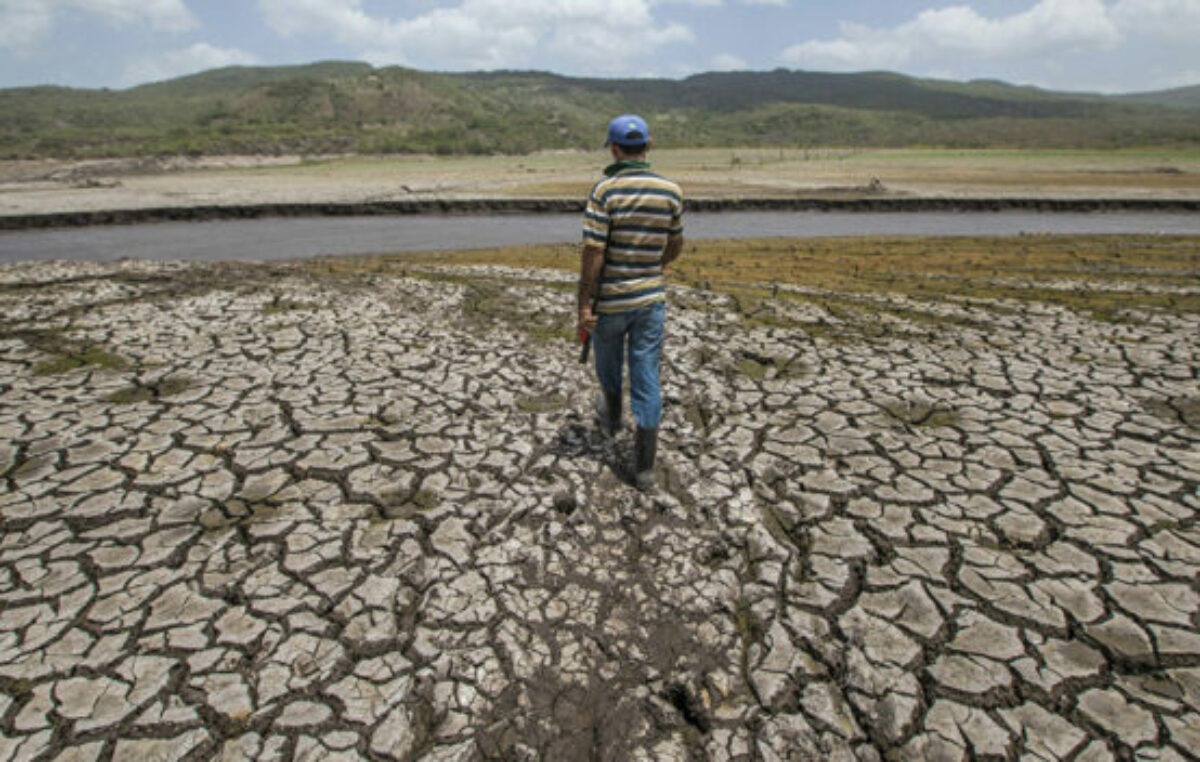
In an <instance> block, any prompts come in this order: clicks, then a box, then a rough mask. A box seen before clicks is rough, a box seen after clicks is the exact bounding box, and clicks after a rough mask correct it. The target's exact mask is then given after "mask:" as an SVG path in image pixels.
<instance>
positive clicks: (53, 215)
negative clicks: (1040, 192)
mask: <svg viewBox="0 0 1200 762" xmlns="http://www.w3.org/2000/svg"><path fill="white" fill-rule="evenodd" d="M582 208H583V207H582V202H581V201H580V200H579V199H573V198H572V199H567V198H536V199H532V198H531V199H520V198H512V199H440V200H439V199H421V200H408V201H374V202H344V203H338V202H334V203H325V202H317V203H265V204H222V205H198V206H179V207H144V208H131V209H110V210H84V211H70V212H48V213H42V214H14V215H0V230H36V229H40V228H63V227H89V226H104V225H132V224H141V223H154V222H201V221H212V220H244V219H261V218H286V217H354V216H362V217H369V216H403V215H418V214H419V215H436V214H441V215H471V214H505V213H513V214H571V213H577V212H579V211H581V210H582ZM688 209H689V211H693V212H746V211H776V212H779V211H783V212H786V211H818V212H929V211H941V212H956V211H961V212H1005V211H1025V212H1045V213H1056V212H1071V213H1080V212H1085V213H1089V212H1095V213H1103V212H1128V211H1132V212H1175V213H1178V212H1200V199H1143V198H1094V199H1087V198H940V197H925V198H922V197H911V196H906V197H895V198H732V199H721V198H694V199H690V200H689V201H688Z"/></svg>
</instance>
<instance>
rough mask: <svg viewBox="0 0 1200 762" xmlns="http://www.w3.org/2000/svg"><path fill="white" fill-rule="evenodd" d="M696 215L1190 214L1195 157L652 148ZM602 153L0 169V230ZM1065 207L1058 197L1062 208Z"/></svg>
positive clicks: (362, 208) (1199, 195)
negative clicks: (724, 211) (838, 211)
mask: <svg viewBox="0 0 1200 762" xmlns="http://www.w3.org/2000/svg"><path fill="white" fill-rule="evenodd" d="M651 159H652V160H653V163H654V167H655V169H657V170H659V171H661V172H663V173H664V174H667V175H670V176H671V177H673V178H676V179H678V180H679V181H680V182H681V183H682V184H683V186H684V188H685V190H686V192H687V195H688V197H689V199H690V200H691V205H692V208H693V209H697V210H710V209H717V208H732V209H767V208H775V209H780V208H782V209H811V208H821V209H829V208H845V209H868V210H880V209H888V210H892V209H894V210H910V209H926V210H928V209H943V208H967V209H971V208H988V209H995V208H1021V209H1030V208H1038V209H1046V208H1056V209H1071V210H1084V209H1086V210H1091V209H1109V208H1126V209H1128V208H1139V209H1141V208H1147V207H1143V206H1141V205H1143V204H1147V205H1150V208H1161V207H1159V206H1157V205H1160V204H1162V205H1167V207H1168V208H1170V209H1180V208H1187V209H1189V210H1190V209H1194V208H1195V205H1196V204H1197V203H1200V153H1197V152H1194V151H1174V152H1172V151H1166V150H1154V151H1112V152H1100V151H944V150H928V151H913V150H908V151H859V150H850V149H847V150H802V149H779V150H768V149H752V150H748V149H695V150H664V151H655V152H653V153H652V155H651ZM605 161H606V157H605V155H604V154H603V153H602V152H599V151H596V152H588V153H584V152H552V153H545V154H537V155H532V156H487V157H448V158H447V157H428V156H424V157H422V156H393V157H354V156H343V157H319V158H311V157H309V158H305V157H224V158H222V157H215V158H205V159H181V158H170V159H165V158H164V159H156V158H147V159H129V160H109V161H99V160H98V161H81V162H61V161H38V162H0V225H3V226H5V227H7V228H8V229H13V228H16V227H30V226H40V225H47V224H48V225H70V224H104V223H105V222H139V221H152V220H164V219H215V218H218V216H219V217H220V218H243V217H253V216H264V215H313V214H343V215H344V214H404V213H421V212H426V213H428V212H433V211H451V212H478V211H499V210H504V211H509V210H511V211H542V210H547V211H574V210H575V209H577V208H578V205H579V204H580V203H581V200H582V199H583V198H584V196H585V195H586V194H587V191H588V188H589V187H590V185H591V183H592V182H594V181H595V178H596V176H597V175H598V173H599V170H600V168H602V167H603V166H604V164H605ZM1060 205H1065V206H1060Z"/></svg>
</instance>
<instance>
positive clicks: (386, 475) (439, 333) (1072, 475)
mask: <svg viewBox="0 0 1200 762" xmlns="http://www.w3.org/2000/svg"><path fill="white" fill-rule="evenodd" d="M1195 243H1196V242H1195V240H1194V239H1192V240H1191V241H1190V242H1189V241H1187V240H1181V241H1174V242H1171V245H1173V246H1174V247H1175V248H1174V251H1175V252H1176V254H1177V256H1178V257H1179V260H1178V261H1179V262H1183V263H1185V264H1184V265H1183V266H1178V267H1176V269H1174V270H1173V271H1171V272H1165V271H1163V272H1159V271H1154V272H1151V271H1149V270H1146V269H1145V268H1146V267H1147V265H1146V261H1147V260H1145V259H1142V260H1136V259H1135V260H1133V261H1130V260H1128V259H1124V258H1123V259H1122V260H1121V261H1123V262H1125V263H1126V265H1127V267H1126V268H1125V269H1123V270H1120V271H1116V270H1114V269H1113V268H1107V269H1098V268H1092V269H1090V270H1087V271H1086V272H1084V271H1083V270H1081V269H1080V268H1078V267H1077V268H1076V269H1074V270H1071V269H1070V268H1060V269H1058V270H1055V271H1053V272H1052V273H1047V274H1045V275H1044V276H1039V277H1037V278H1033V277H1031V276H1030V275H1029V274H1028V273H1014V272H1011V271H1006V272H999V273H997V272H995V271H994V270H990V269H989V270H986V271H984V269H983V268H982V266H981V268H980V277H981V278H988V279H992V280H993V281H994V283H993V284H992V285H993V286H994V288H995V289H998V291H996V292H989V293H990V295H980V294H981V293H982V292H981V291H978V290H976V292H975V295H973V296H966V295H963V290H962V289H960V290H958V291H954V292H951V291H949V290H947V291H946V292H944V293H939V292H936V291H934V292H930V293H926V294H925V295H921V293H917V291H918V289H916V288H909V289H908V290H904V289H901V288H900V286H902V285H904V284H905V283H907V282H908V281H905V280H904V279H902V278H897V279H896V280H895V283H896V284H897V289H895V290H891V291H889V290H887V289H875V290H865V291H864V290H858V291H854V292H850V291H847V290H844V289H842V288H841V286H840V285H838V286H836V287H833V288H831V287H824V288H818V287H814V286H812V285H806V284H804V283H798V282H796V283H788V282H786V281H783V282H780V281H779V280H775V281H774V282H773V284H772V283H770V282H769V283H766V284H763V283H759V282H744V283H740V284H731V283H728V282H724V283H719V282H716V281H714V282H713V284H712V288H708V287H705V286H704V285H703V284H702V282H703V281H704V280H705V279H706V278H710V277H711V278H714V279H715V278H717V276H718V275H719V273H720V272H726V273H727V272H728V269H729V268H724V270H721V269H719V268H717V266H716V265H717V264H719V262H718V263H715V264H714V266H713V270H712V272H711V273H708V272H705V271H703V269H702V268H699V267H698V268H697V269H696V270H694V271H691V272H687V273H681V276H682V277H681V278H680V281H681V282H689V283H693V286H695V287H692V286H684V285H677V286H676V287H675V288H674V290H673V292H672V305H671V322H670V335H669V338H668V344H667V351H666V365H665V368H664V383H665V387H666V393H667V404H666V413H665V419H664V422H663V434H662V444H661V452H662V456H661V474H660V481H661V482H662V484H663V489H662V490H660V492H659V493H658V494H657V495H654V496H646V495H642V494H640V493H638V492H636V491H635V490H634V489H632V488H631V487H630V486H628V483H627V478H626V476H625V474H624V470H623V467H622V465H621V464H622V463H623V462H624V461H625V459H627V457H628V451H629V449H630V441H629V436H628V434H627V433H625V434H622V435H621V436H619V437H618V438H617V440H616V442H615V444H611V443H606V442H604V441H602V440H601V439H599V438H598V437H597V435H596V434H595V433H594V432H593V430H592V427H591V424H590V421H589V412H588V411H589V409H590V402H591V400H590V390H591V388H592V385H591V383H590V382H589V378H588V372H587V371H586V369H584V368H583V367H582V366H580V365H578V364H577V363H576V361H575V359H576V351H575V348H574V347H573V346H572V345H570V344H569V343H567V342H566V341H565V340H564V339H563V335H564V334H565V333H568V332H569V330H568V329H569V302H570V299H571V298H572V297H571V291H572V285H571V284H572V281H573V276H572V275H571V274H570V273H569V272H566V271H563V270H552V269H532V268H528V267H514V266H502V265H499V264H491V265H481V264H476V265H466V264H461V263H451V262H448V261H442V262H440V263H438V262H433V261H431V262H429V263H426V264H413V262H412V260H411V259H407V260H401V259H388V258H370V259H362V260H327V261H317V262H306V263H295V264H275V265H220V266H217V265H204V264H182V263H145V262H120V263H103V264H101V263H51V264H35V265H19V266H8V267H4V268H0V305H2V308H3V313H4V322H3V334H2V335H0V368H2V371H0V400H2V402H3V404H2V405H0V474H2V478H3V480H4V486H3V489H2V490H0V758H3V759H35V758H37V759H43V758H44V759H51V758H57V755H59V754H60V753H72V754H76V755H78V756H77V757H74V758H83V759H93V758H103V759H107V758H116V759H135V758H136V759H147V758H155V759H185V758H186V759H208V758H214V757H221V756H222V755H224V757H223V758H226V759H274V758H284V759H287V758H298V759H330V760H336V759H346V760H350V759H359V758H363V757H370V758H378V759H410V758H421V759H430V760H469V759H478V758H503V759H530V760H534V759H585V758H601V759H646V760H650V759H653V760H671V759H678V760H684V759H695V758H702V759H714V760H732V759H797V758H799V759H825V758H828V759H858V760H884V759H889V760H891V759H905V760H908V759H911V760H923V759H932V758H952V759H959V758H965V757H967V755H968V754H969V755H970V756H971V757H972V758H978V757H996V758H1017V757H1024V756H1025V755H1029V756H1030V758H1041V759H1061V758H1072V759H1096V760H1104V759H1129V758H1132V757H1133V756H1135V755H1136V756H1142V755H1145V756H1154V757H1156V758H1158V759H1194V754H1195V750H1196V749H1198V748H1200V730H1198V729H1200V635H1197V631H1198V627H1200V593H1198V592H1197V580H1198V579H1200V527H1198V526H1197V515H1198V514H1200V396H1198V393H1197V381H1198V379H1200V339H1198V338H1197V337H1200V311H1197V310H1194V309H1190V308H1189V309H1171V308H1169V307H1158V306H1154V305H1157V304H1160V303H1161V304H1162V305H1171V304H1175V303H1176V302H1175V301H1174V300H1177V299H1178V300H1184V302H1186V300H1188V299H1191V300H1194V299H1196V297H1197V294H1198V293H1200V286H1198V285H1197V282H1196V277H1197V269H1196V266H1195V262H1194V259H1195V252H1196V250H1197V249H1196V246H1195ZM872 245H874V244H872ZM989 245H992V244H989ZM997 245H998V244H997ZM1011 245H1012V246H1014V247H1017V248H1018V249H1019V248H1020V247H1021V246H1029V245H1030V244H1029V243H1028V242H1025V241H1017V242H1013V243H1012V244H1011ZM1155 245H1159V246H1161V245H1164V244H1162V243H1161V242H1159V243H1156V244H1155ZM1065 250H1066V252H1067V255H1072V251H1071V250H1070V249H1069V247H1067V248H1066V249H1065ZM979 256H982V255H979ZM1016 256H1018V257H1020V256H1022V254H1021V252H1020V251H1017V252H1016ZM876 258H877V257H876ZM1065 261H1069V262H1077V261H1080V260H1079V258H1078V256H1077V255H1076V256H1075V258H1073V259H1072V258H1068V259H1067V260H1065ZM1114 261H1115V260H1114ZM1188 262H1191V263H1192V264H1191V265H1187V264H1186V263H1188ZM838 271H839V272H843V277H845V278H846V279H847V281H846V282H849V278H851V277H853V276H852V275H851V273H850V270H849V268H847V267H844V266H841V265H839V266H838ZM753 272H757V271H753ZM855 274H857V273H855ZM755 277H757V276H755ZM889 277H890V276H889ZM830 282H831V283H840V282H839V281H834V280H831V281H830ZM933 282H934V281H932V280H931V281H930V283H933ZM937 282H938V283H943V282H949V281H946V280H945V279H941V280H938V281H937ZM1098 290H1099V291H1105V292H1106V293H1110V294H1114V295H1118V296H1119V295H1121V294H1126V295H1129V296H1128V299H1127V300H1126V301H1125V302H1124V303H1122V302H1120V300H1117V301H1116V302H1115V304H1117V305H1118V306H1116V307H1112V308H1111V309H1108V310H1107V311H1105V312H1103V313H1099V312H1096V311H1094V310H1091V309H1082V308H1078V309H1077V308H1072V307H1071V306H1069V305H1070V304H1071V299H1070V297H1072V295H1075V296H1077V297H1078V298H1079V299H1089V298H1092V297H1093V296H1094V294H1095V293H1096V292H1097V291H1098ZM921 292H922V293H924V290H923V289H922V290H921ZM996 293H1003V294H1005V296H997V295H996ZM1022 294H1024V295H1025V296H1021V295H1022ZM1056 295H1060V296H1062V297H1063V298H1062V299H1059V298H1058V296H1056ZM1184 302H1181V303H1184ZM1081 303H1084V304H1093V306H1094V303H1092V302H1081ZM1186 303H1189V304H1190V303H1191V302H1186ZM1122 304H1123V306H1122ZM1101 317H1102V318H1103V319H1101Z"/></svg>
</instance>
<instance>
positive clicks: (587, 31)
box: [0, 0, 1200, 93]
mask: <svg viewBox="0 0 1200 762" xmlns="http://www.w3.org/2000/svg"><path fill="white" fill-rule="evenodd" d="M331 59H336V60H350V61H367V62H369V63H372V64H374V65H376V66H390V65H400V66H407V67H412V68H416V69H422V70H426V71H477V70H494V69H535V70H540V71H551V72H556V73H559V74H566V75H573V76H590V77H667V78H681V77H686V76H688V75H691V74H696V73H699V72H705V71H728V70H756V71H763V70H770V69H777V68H787V69H805V70H810V71H869V70H888V71H896V72H901V73H904V74H909V75H913V76H919V77H934V78H939V79H951V80H959V81H964V80H969V79H980V78H983V79H999V80H1004V81H1006V82H1011V83H1014V84H1026V85H1034V86H1038V87H1043V88H1049V89H1055V90H1069V91H1080V92H1104V93H1115V92H1138V91H1147V90H1160V89H1167V88H1172V87H1181V86H1186V85H1196V84H1200V0H959V1H958V2H953V0H951V1H949V2H943V1H940V0H0V87H17V86H26V85H42V84H54V85H68V86H73V87H92V88H96V87H109V88H125V87H130V86H133V85H137V84H142V83H145V82H152V81H159V80H163V79H169V78H171V77H176V76H180V75H184V74H189V73H193V72H197V71H203V70H205V69H212V68H217V67H221V66H231V65H280V64H296V63H307V62H311V61H317V60H331Z"/></svg>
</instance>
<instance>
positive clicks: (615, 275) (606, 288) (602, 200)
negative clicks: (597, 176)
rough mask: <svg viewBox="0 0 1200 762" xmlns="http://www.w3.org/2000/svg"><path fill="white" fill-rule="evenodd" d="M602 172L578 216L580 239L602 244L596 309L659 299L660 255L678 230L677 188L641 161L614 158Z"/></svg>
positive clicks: (633, 305)
mask: <svg viewBox="0 0 1200 762" xmlns="http://www.w3.org/2000/svg"><path fill="white" fill-rule="evenodd" d="M604 174H605V175H607V177H605V179H603V180H601V181H600V182H598V183H596V185H595V186H593V187H592V192H591V193H590V194H589V195H588V201H587V208H586V210H585V211H584V216H583V241H584V243H585V244H595V245H597V246H601V247H607V251H606V254H605V265H604V273H603V275H602V276H601V279H600V299H599V302H598V305H597V312H599V313H615V312H626V311H628V310H632V309H637V308H638V307H644V306H646V305H647V304H654V303H655V302H661V301H665V299H666V296H665V294H666V282H665V281H664V279H663V269H662V256H663V252H664V251H666V248H667V241H668V240H670V239H671V238H675V237H678V236H681V235H683V192H682V191H681V190H680V189H679V186H678V185H676V184H675V183H673V182H671V181H670V180H667V179H666V178H663V177H659V176H658V175H656V174H654V173H653V172H651V171H650V165H649V164H647V163H646V162H644V161H632V160H625V161H620V162H617V163H616V164H613V165H612V166H610V167H608V168H607V169H606V170H604Z"/></svg>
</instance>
